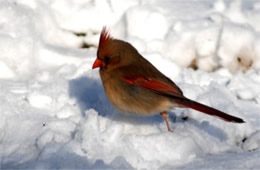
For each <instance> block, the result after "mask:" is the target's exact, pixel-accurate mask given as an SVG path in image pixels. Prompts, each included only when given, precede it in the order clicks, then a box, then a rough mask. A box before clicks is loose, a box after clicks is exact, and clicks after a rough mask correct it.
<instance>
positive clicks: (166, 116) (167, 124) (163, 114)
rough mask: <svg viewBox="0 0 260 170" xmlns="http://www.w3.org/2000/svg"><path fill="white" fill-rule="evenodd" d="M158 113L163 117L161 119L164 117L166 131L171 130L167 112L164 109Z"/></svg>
mask: <svg viewBox="0 0 260 170" xmlns="http://www.w3.org/2000/svg"><path fill="white" fill-rule="evenodd" d="M160 115H161V116H162V117H163V119H164V121H165V123H166V126H167V128H168V131H169V132H172V130H171V128H170V125H169V121H168V114H167V112H165V111H164V112H161V113H160Z"/></svg>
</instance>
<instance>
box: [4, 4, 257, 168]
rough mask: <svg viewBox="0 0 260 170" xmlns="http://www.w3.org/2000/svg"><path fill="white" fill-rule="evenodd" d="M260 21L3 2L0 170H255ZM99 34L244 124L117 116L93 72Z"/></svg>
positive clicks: (221, 7) (183, 7) (200, 12)
mask: <svg viewBox="0 0 260 170" xmlns="http://www.w3.org/2000/svg"><path fill="white" fill-rule="evenodd" d="M259 21H260V1H257V0H244V1H243V0H207V1H205V0H152V1H150V0H125V1H116V0H0V49H1V55H0V89H1V90H0V115H1V119H0V169H7V168H10V169H12V168H19V169H20V168H24V169H65V168H66V169H76V168H81V169H87V168H95V169H100V168H120V169H122V168H137V169H140V168H146V169H157V168H169V169H174V168H178V169H179V168H184V169H259V167H260V161H259V160H260V116H259V115H260V22H259ZM104 25H107V26H109V28H110V31H111V33H112V35H114V36H115V37H118V38H120V39H123V40H126V41H129V42H131V43H132V44H133V45H134V46H135V47H136V48H137V49H138V50H139V51H140V53H141V54H143V56H144V57H146V58H147V59H148V60H150V61H151V62H152V63H153V64H154V65H155V66H156V67H157V68H159V69H160V70H161V71H162V72H163V73H165V74H166V75H167V76H169V77H170V78H171V79H172V80H174V81H175V82H176V83H177V84H178V85H179V86H180V87H181V88H182V89H183V91H184V93H185V95H186V96H187V97H189V98H192V99H195V100H197V101H200V102H203V103H205V104H207V105H210V106H212V107H215V108H218V109H220V110H222V111H225V112H227V113H229V114H232V115H235V116H238V117H241V118H243V119H244V120H245V121H246V123H245V124H232V123H226V122H224V121H222V120H219V119H216V118H215V117H209V116H207V115H205V114H201V113H199V112H196V111H193V110H189V109H176V110H171V112H170V117H171V127H172V129H174V132H173V133H169V132H167V129H166V126H165V124H164V122H163V120H162V118H161V117H160V116H159V115H158V116H153V117H138V116H127V115H122V114H120V113H119V112H118V111H116V110H115V109H114V108H113V107H112V106H111V105H110V104H109V102H108V101H107V99H106V97H105V94H104V91H103V87H102V84H101V81H100V79H99V75H98V72H97V70H92V69H91V66H92V64H93V61H94V59H95V57H96V46H97V42H98V37H99V33H100V30H101V29H102V27H103V26H104ZM191 68H195V70H194V69H191ZM186 117H188V119H184V118H186Z"/></svg>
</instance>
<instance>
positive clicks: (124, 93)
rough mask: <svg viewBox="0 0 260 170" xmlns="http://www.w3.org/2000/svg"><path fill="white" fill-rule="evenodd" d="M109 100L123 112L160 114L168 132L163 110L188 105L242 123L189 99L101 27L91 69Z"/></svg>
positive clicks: (131, 48)
mask: <svg viewBox="0 0 260 170" xmlns="http://www.w3.org/2000/svg"><path fill="white" fill-rule="evenodd" d="M97 67H99V68H100V70H99V71H100V77H101V80H102V83H103V86H104V89H105V92H106V95H107V97H108V99H109V100H110V102H111V103H112V104H113V105H114V106H115V107H116V108H118V109H119V110H121V111H123V112H129V113H136V114H142V115H153V114H158V113H160V114H161V115H162V117H163V118H164V120H165V122H166V125H167V128H168V130H169V131H171V129H170V126H169V123H168V117H167V113H166V111H167V110H169V109H171V108H174V107H188V108H192V109H195V110H198V111H201V112H203V113H206V114H208V115H212V116H217V117H219V118H221V119H223V120H225V121H228V122H234V123H244V121H243V120H242V119H240V118H238V117H234V116H231V115H228V114H226V113H224V112H221V111H219V110H216V109H214V108H211V107H208V106H206V105H203V104H200V103H198V102H195V101H192V100H190V99H188V98H186V97H185V96H183V93H182V91H181V89H180V88H179V87H178V86H177V85H176V84H175V83H174V82H173V81H172V80H170V79H169V78H168V77H166V76H165V75H163V74H162V73H161V72H160V71H159V70H157V69H156V68H155V67H154V66H153V65H152V64H151V63H150V62H149V61H147V60H146V59H145V58H143V57H142V56H141V55H140V54H139V53H138V51H137V50H136V49H135V48H134V47H133V46H132V45H131V44H129V43H127V42H125V41H121V40H118V39H114V38H112V37H111V36H110V35H109V33H108V31H107V30H106V29H105V28H104V29H103V30H102V32H101V35H100V40H99V46H98V51H97V59H96V60H95V62H94V64H93V69H94V68H97Z"/></svg>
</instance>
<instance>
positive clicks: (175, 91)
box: [121, 75, 184, 98]
mask: <svg viewBox="0 0 260 170" xmlns="http://www.w3.org/2000/svg"><path fill="white" fill-rule="evenodd" d="M121 78H122V79H123V80H124V81H125V82H126V83H128V84H131V85H134V86H139V87H142V88H145V89H149V90H152V91H154V92H156V93H159V94H162V95H166V96H171V97H181V98H183V97H184V96H183V95H182V92H181V91H180V90H179V88H178V87H177V86H176V85H172V84H168V83H166V82H163V81H161V80H158V79H156V78H147V77H144V76H141V75H138V76H127V77H121Z"/></svg>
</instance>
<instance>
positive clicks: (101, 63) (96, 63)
mask: <svg viewBox="0 0 260 170" xmlns="http://www.w3.org/2000/svg"><path fill="white" fill-rule="evenodd" d="M104 66H105V63H104V62H103V61H102V60H100V59H98V58H97V59H96V60H95V62H94V64H93V66H92V69H95V68H98V67H104Z"/></svg>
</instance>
